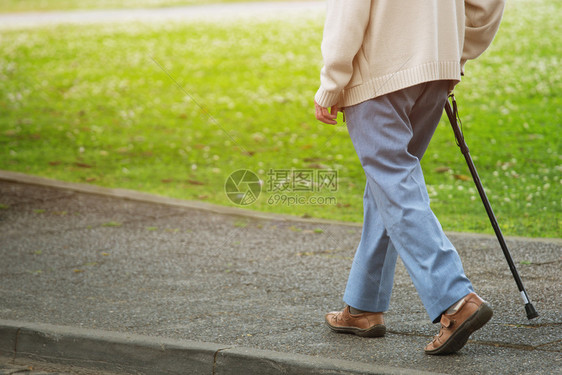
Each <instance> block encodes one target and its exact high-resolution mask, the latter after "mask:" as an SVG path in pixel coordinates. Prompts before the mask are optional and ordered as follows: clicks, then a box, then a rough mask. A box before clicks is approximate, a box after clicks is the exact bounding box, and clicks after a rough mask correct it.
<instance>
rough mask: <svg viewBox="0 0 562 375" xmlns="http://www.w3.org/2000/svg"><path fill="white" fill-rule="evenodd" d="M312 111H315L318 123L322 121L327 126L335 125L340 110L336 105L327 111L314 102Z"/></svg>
mask: <svg viewBox="0 0 562 375" xmlns="http://www.w3.org/2000/svg"><path fill="white" fill-rule="evenodd" d="M314 109H315V111H316V118H317V119H318V121H322V122H323V123H325V124H329V125H336V124H337V123H338V122H337V121H336V118H337V117H338V112H339V111H340V108H339V107H338V105H337V104H336V105H333V106H332V107H331V108H330V110H328V108H326V107H322V106H321V105H320V104H318V103H316V101H314Z"/></svg>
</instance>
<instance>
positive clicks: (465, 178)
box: [453, 174, 470, 181]
mask: <svg viewBox="0 0 562 375" xmlns="http://www.w3.org/2000/svg"><path fill="white" fill-rule="evenodd" d="M453 176H454V177H455V178H456V179H457V180H461V181H470V177H469V176H467V175H464V174H454V175H453Z"/></svg>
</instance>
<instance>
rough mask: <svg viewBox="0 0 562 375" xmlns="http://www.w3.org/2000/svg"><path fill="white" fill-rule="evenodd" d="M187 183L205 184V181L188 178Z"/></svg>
mask: <svg viewBox="0 0 562 375" xmlns="http://www.w3.org/2000/svg"><path fill="white" fill-rule="evenodd" d="M187 183H188V184H191V185H205V183H204V182H202V181H197V180H187Z"/></svg>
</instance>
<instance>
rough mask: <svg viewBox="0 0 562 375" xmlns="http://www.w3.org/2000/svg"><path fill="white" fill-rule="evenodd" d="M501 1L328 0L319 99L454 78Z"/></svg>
mask: <svg viewBox="0 0 562 375" xmlns="http://www.w3.org/2000/svg"><path fill="white" fill-rule="evenodd" d="M503 9H504V0H328V1H327V14H326V23H325V26H324V37H323V40H322V56H323V58H324V67H323V68H322V71H321V74H320V88H319V89H318V92H317V93H316V95H315V100H316V102H317V103H318V104H320V105H321V106H323V107H331V106H332V105H335V104H338V105H339V106H341V107H346V106H351V105H354V104H358V103H361V102H363V101H365V100H368V99H371V98H374V97H377V96H380V95H384V94H387V93H389V92H393V91H396V90H400V89H403V88H406V87H409V86H413V85H416V84H419V83H422V82H427V81H434V80H452V81H453V84H456V83H458V82H459V81H460V79H461V70H462V69H463V67H464V63H465V62H466V61H467V60H469V59H474V58H476V57H478V56H479V55H480V54H481V53H482V52H484V50H486V48H488V46H489V45H490V43H491V42H492V39H493V38H494V36H495V34H496V32H497V30H498V27H499V24H500V20H501V17H502V13H503Z"/></svg>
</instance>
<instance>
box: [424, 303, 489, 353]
mask: <svg viewBox="0 0 562 375" xmlns="http://www.w3.org/2000/svg"><path fill="white" fill-rule="evenodd" d="M492 315H493V313H492V308H491V307H490V305H489V304H488V303H487V302H486V301H484V300H482V299H481V298H480V297H478V295H476V293H470V294H469V295H467V296H466V297H464V301H463V302H462V304H461V306H460V307H459V309H458V310H457V312H455V313H454V314H443V315H441V329H440V330H439V334H438V335H436V336H435V337H434V338H433V341H432V342H430V343H429V344H428V345H427V346H426V347H425V353H426V354H433V355H435V354H451V353H454V352H456V351H458V350H460V349H461V348H462V347H463V346H464V344H466V342H467V341H468V337H469V336H470V335H471V334H472V332H474V331H476V330H477V329H480V328H482V326H483V325H484V324H486V323H487V322H488V320H490V318H491V317H492Z"/></svg>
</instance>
